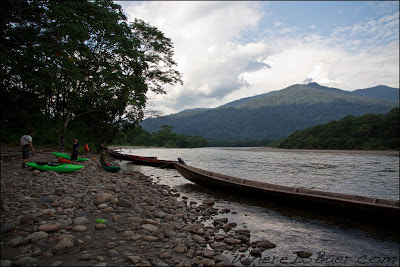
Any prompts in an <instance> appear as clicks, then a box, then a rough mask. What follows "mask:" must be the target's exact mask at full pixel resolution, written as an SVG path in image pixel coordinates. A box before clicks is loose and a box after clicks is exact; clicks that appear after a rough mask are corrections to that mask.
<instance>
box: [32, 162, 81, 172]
mask: <svg viewBox="0 0 400 267" xmlns="http://www.w3.org/2000/svg"><path fill="white" fill-rule="evenodd" d="M26 165H28V166H30V167H32V168H34V169H37V170H40V171H53V172H73V171H77V170H80V169H82V168H83V166H82V165H75V164H65V163H60V164H59V163H57V164H51V163H49V164H38V163H36V162H27V163H26Z"/></svg>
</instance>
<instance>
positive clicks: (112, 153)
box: [108, 150, 157, 161]
mask: <svg viewBox="0 0 400 267" xmlns="http://www.w3.org/2000/svg"><path fill="white" fill-rule="evenodd" d="M108 154H109V155H110V156H111V157H113V158H115V159H120V160H128V161H132V158H135V157H137V156H133V155H128V154H123V153H119V152H117V151H114V150H108ZM131 157H132V158H131ZM143 158H149V159H157V157H143Z"/></svg>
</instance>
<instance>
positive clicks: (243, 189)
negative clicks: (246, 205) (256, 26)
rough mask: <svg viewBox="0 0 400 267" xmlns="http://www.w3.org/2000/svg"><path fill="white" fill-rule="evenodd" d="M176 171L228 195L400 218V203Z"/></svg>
mask: <svg viewBox="0 0 400 267" xmlns="http://www.w3.org/2000/svg"><path fill="white" fill-rule="evenodd" d="M174 166H175V169H176V170H177V171H178V172H179V173H180V174H181V175H182V176H183V177H185V178H186V179H188V180H190V181H192V182H194V183H196V184H200V185H203V186H206V187H214V188H217V189H220V190H221V189H222V190H223V191H224V192H233V191H234V192H235V193H244V194H248V195H251V196H256V197H258V198H263V199H268V200H272V201H279V202H281V201H283V202H286V203H288V204H293V205H296V206H300V207H304V208H306V209H309V208H311V209H314V208H318V209H324V210H326V211H328V212H330V211H332V212H334V213H338V212H339V213H344V214H348V215H354V214H357V215H367V216H368V217H370V216H371V215H372V216H373V215H377V216H380V217H376V218H375V219H378V220H381V218H382V217H391V218H392V217H394V218H397V219H398V218H399V217H400V207H399V201H394V200H386V199H378V198H371V197H364V196H356V195H348V194H342V193H333V192H324V191H318V190H312V189H306V188H300V187H290V186H283V185H276V184H269V183H263V182H258V181H252V180H246V179H242V178H237V177H233V176H228V175H224V174H219V173H215V172H210V171H206V170H202V169H198V168H195V167H191V166H188V165H186V164H182V163H179V162H174Z"/></svg>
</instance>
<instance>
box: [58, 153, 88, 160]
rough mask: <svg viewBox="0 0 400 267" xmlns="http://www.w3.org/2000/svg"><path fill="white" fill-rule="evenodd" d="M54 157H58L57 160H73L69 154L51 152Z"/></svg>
mask: <svg viewBox="0 0 400 267" xmlns="http://www.w3.org/2000/svg"><path fill="white" fill-rule="evenodd" d="M51 153H52V154H53V155H54V156H56V157H57V158H64V159H69V160H70V159H71V156H69V155H68V154H65V153H58V152H51ZM87 160H89V159H87V158H78V160H77V161H87Z"/></svg>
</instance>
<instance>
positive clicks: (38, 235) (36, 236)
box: [25, 231, 49, 243]
mask: <svg viewBox="0 0 400 267" xmlns="http://www.w3.org/2000/svg"><path fill="white" fill-rule="evenodd" d="M48 236H49V234H48V233H46V232H44V231H40V232H34V233H32V234H29V235H27V236H26V238H25V240H28V241H31V242H32V243H37V242H39V241H40V240H46V239H47V237H48Z"/></svg>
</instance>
